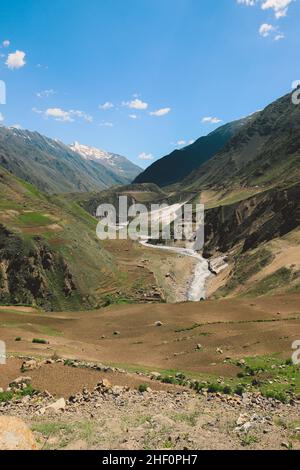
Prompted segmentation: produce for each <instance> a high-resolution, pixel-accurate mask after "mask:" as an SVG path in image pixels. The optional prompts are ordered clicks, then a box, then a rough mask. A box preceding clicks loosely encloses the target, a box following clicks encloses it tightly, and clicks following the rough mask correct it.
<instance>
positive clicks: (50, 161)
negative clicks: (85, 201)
mask: <svg viewBox="0 0 300 470" xmlns="http://www.w3.org/2000/svg"><path fill="white" fill-rule="evenodd" d="M0 165H1V166H2V167H3V168H5V169H6V170H8V171H9V172H11V173H13V174H14V175H16V176H18V177H19V178H22V179H23V180H25V181H27V182H29V183H31V184H34V185H35V186H36V187H37V188H39V189H40V190H42V191H45V192H47V193H50V194H51V193H59V192H71V191H92V190H99V189H105V188H108V187H110V186H112V185H115V184H123V183H124V182H125V181H126V178H125V179H124V178H123V177H121V176H119V175H118V174H116V173H114V172H113V171H112V170H111V169H108V168H106V167H105V166H104V165H102V164H100V163H96V162H94V161H87V160H85V159H84V158H82V156H81V155H79V154H78V153H76V152H73V151H72V150H71V149H70V148H69V147H68V146H66V145H64V144H63V143H62V142H58V141H56V140H53V139H49V138H47V137H45V136H43V135H41V134H39V133H38V132H30V131H26V130H19V129H15V128H7V127H0Z"/></svg>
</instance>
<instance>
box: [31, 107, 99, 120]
mask: <svg viewBox="0 0 300 470" xmlns="http://www.w3.org/2000/svg"><path fill="white" fill-rule="evenodd" d="M32 111H33V112H35V113H37V114H42V115H43V116H44V117H45V118H53V119H54V120H55V121H59V122H74V121H75V119H76V118H79V119H83V120H84V121H86V122H90V123H91V122H93V118H92V116H90V115H89V114H86V113H85V112H84V111H79V110H74V109H71V110H70V111H65V110H63V109H61V108H48V109H46V110H45V111H42V110H39V109H37V108H32Z"/></svg>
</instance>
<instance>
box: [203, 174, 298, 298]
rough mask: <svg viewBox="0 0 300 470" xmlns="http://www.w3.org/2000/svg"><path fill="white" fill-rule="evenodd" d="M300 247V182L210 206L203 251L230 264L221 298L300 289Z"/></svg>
mask: <svg viewBox="0 0 300 470" xmlns="http://www.w3.org/2000/svg"><path fill="white" fill-rule="evenodd" d="M299 251H300V183H299V182H298V183H296V184H291V185H289V184H287V185H286V186H285V187H282V188H278V187H273V188H271V189H268V190H266V191H262V192H261V193H258V194H256V195H254V196H251V197H249V198H246V199H244V200H243V201H239V202H234V203H232V204H227V205H224V206H218V207H214V208H211V209H208V210H206V211H205V244H204V249H203V255H204V256H205V257H207V258H211V257H219V255H221V256H224V255H225V258H226V262H227V263H228V267H227V268H226V269H225V274H223V275H222V276H221V279H220V278H219V280H218V281H217V282H216V284H215V289H213V292H214V294H215V295H216V296H217V297H224V296H228V295H229V296H232V295H246V296H250V297H257V296H261V295H270V294H274V293H284V292H289V293H295V292H299V290H300V256H299ZM218 259H219V258H218ZM211 293H212V292H211Z"/></svg>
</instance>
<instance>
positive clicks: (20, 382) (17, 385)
mask: <svg viewBox="0 0 300 470" xmlns="http://www.w3.org/2000/svg"><path fill="white" fill-rule="evenodd" d="M31 380H32V379H31V377H22V376H21V377H18V378H17V379H15V380H13V381H12V382H11V383H10V384H9V387H10V388H12V389H22V388H24V385H25V387H27V386H28V385H29V384H30V383H31Z"/></svg>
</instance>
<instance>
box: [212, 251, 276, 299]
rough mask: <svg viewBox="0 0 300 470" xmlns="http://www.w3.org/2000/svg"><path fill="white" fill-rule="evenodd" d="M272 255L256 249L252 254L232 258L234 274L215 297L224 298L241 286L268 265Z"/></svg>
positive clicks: (239, 254)
mask: <svg viewBox="0 0 300 470" xmlns="http://www.w3.org/2000/svg"><path fill="white" fill-rule="evenodd" d="M273 259H274V255H273V254H272V253H271V252H270V251H268V250H267V249H265V248H262V249H258V250H256V251H254V252H252V253H245V254H241V253H238V254H237V255H236V256H235V258H234V263H235V267H234V273H233V276H232V277H231V278H230V280H229V281H228V282H227V284H226V286H225V287H222V288H220V289H219V290H218V291H217V292H216V294H215V297H217V298H220V297H225V296H226V295H228V294H229V293H231V292H232V291H234V290H235V289H237V288H239V287H240V286H242V285H243V284H244V283H245V282H246V281H247V280H248V279H250V278H251V277H253V276H254V275H255V274H257V273H258V272H259V271H261V270H262V269H263V268H264V267H265V266H267V265H268V264H270V263H271V262H272V260H273Z"/></svg>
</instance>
